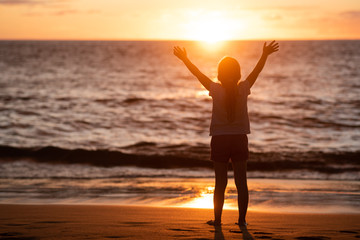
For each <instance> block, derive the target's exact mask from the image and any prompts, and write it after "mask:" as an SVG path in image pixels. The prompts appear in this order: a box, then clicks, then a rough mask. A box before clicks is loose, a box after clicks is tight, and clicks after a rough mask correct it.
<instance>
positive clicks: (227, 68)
mask: <svg viewBox="0 0 360 240" xmlns="http://www.w3.org/2000/svg"><path fill="white" fill-rule="evenodd" d="M278 50H279V44H278V43H276V42H275V41H272V42H271V43H270V44H269V45H266V42H265V43H264V46H263V53H262V55H261V58H260V60H259V62H258V63H257V64H256V66H255V68H254V70H253V71H252V72H251V73H250V75H249V76H248V77H247V78H246V79H245V81H240V78H241V72H240V65H239V63H238V62H237V60H236V59H234V58H231V57H224V58H223V59H221V60H220V62H219V65H218V76H217V79H218V80H219V81H220V83H221V84H220V83H215V82H213V81H212V80H210V78H208V77H207V76H205V75H204V74H203V73H202V72H200V70H199V69H198V68H197V67H196V66H195V65H194V64H193V63H192V62H191V61H190V60H189V59H188V57H187V53H186V50H185V48H182V49H181V48H180V47H174V55H175V56H176V57H178V58H179V59H180V60H181V61H183V62H184V64H185V65H186V67H187V68H188V69H189V70H190V72H191V73H192V74H193V75H194V76H195V77H196V78H197V79H198V80H199V81H200V83H201V84H202V85H203V86H204V87H205V88H206V89H207V90H208V91H209V95H210V96H211V97H212V99H213V107H212V118H211V124H210V136H212V137H211V144H210V145H211V160H212V161H214V168H215V191H214V215H215V220H210V221H208V222H207V223H208V224H210V225H215V226H219V225H221V214H222V209H223V205H224V194H225V189H226V185H227V167H228V162H229V159H231V162H232V165H233V169H234V179H235V185H236V189H237V192H238V209H239V219H238V222H237V224H238V225H239V226H246V225H247V224H246V221H245V216H246V212H247V207H248V201H249V193H248V187H247V179H246V162H247V159H248V155H249V152H248V139H247V134H249V133H250V124H249V117H248V112H247V96H248V95H249V94H250V88H251V87H252V85H253V84H254V83H255V81H256V79H257V77H258V76H259V74H260V72H261V71H262V69H263V67H264V65H265V62H266V60H267V57H268V56H269V55H270V54H272V53H274V52H276V51H278Z"/></svg>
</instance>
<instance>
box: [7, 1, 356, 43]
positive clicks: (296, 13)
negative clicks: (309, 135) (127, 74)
mask: <svg viewBox="0 0 360 240" xmlns="http://www.w3.org/2000/svg"><path fill="white" fill-rule="evenodd" d="M359 26H360V0H341V1H339V0H302V1H293V0H272V1H269V0H252V1H248V0H221V1H220V0H217V1H214V0H97V1H96V0H0V39H10V40H15V39H39V40H159V39H161V40H168V39H169V40H175V39H178V40H207V41H218V40H242V39H277V40H282V39H290V40H296V39H360V27H359Z"/></svg>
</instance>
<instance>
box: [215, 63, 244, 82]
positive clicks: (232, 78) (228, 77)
mask: <svg viewBox="0 0 360 240" xmlns="http://www.w3.org/2000/svg"><path fill="white" fill-rule="evenodd" d="M240 78H241V72H240V64H239V63H238V61H237V60H236V59H235V58H232V57H226V56H225V57H223V58H222V59H221V60H220V62H219V65H218V80H219V81H220V82H221V83H222V84H223V85H227V84H229V83H237V82H238V81H239V80H240Z"/></svg>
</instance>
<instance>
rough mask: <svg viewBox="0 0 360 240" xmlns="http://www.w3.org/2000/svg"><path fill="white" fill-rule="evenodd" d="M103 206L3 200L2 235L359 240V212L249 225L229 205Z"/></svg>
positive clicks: (253, 217)
mask: <svg viewBox="0 0 360 240" xmlns="http://www.w3.org/2000/svg"><path fill="white" fill-rule="evenodd" d="M212 215H213V213H212V210H211V209H191V208H163V207H136V206H98V205H86V206H84V205H0V239H198V240H200V239H330V238H331V239H356V238H360V214H289V213H262V212H252V211H250V212H249V213H248V217H247V220H248V222H249V225H248V227H247V229H244V228H242V229H240V228H239V227H238V226H237V225H235V224H234V223H235V222H236V219H237V211H234V210H224V213H223V225H222V227H221V228H214V227H213V226H209V225H207V224H206V221H207V220H210V219H212Z"/></svg>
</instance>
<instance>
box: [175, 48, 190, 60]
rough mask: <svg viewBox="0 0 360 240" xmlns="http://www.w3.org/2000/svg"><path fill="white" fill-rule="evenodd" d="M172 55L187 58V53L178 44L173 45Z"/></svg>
mask: <svg viewBox="0 0 360 240" xmlns="http://www.w3.org/2000/svg"><path fill="white" fill-rule="evenodd" d="M174 55H175V56H177V57H178V58H179V59H180V60H182V61H184V60H185V59H187V54H186V50H185V48H182V49H181V48H180V47H179V46H176V47H174Z"/></svg>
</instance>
